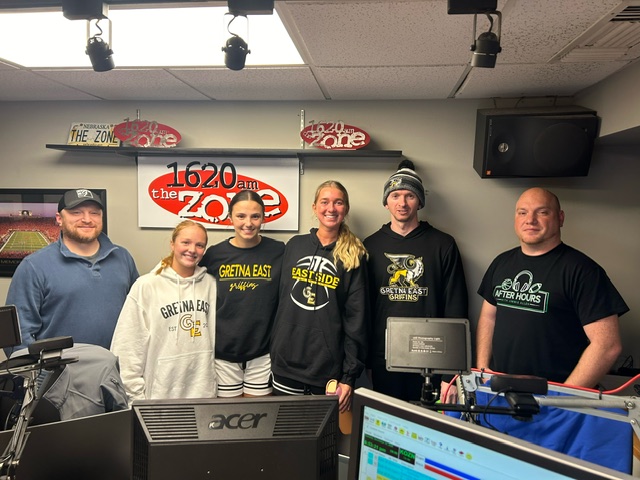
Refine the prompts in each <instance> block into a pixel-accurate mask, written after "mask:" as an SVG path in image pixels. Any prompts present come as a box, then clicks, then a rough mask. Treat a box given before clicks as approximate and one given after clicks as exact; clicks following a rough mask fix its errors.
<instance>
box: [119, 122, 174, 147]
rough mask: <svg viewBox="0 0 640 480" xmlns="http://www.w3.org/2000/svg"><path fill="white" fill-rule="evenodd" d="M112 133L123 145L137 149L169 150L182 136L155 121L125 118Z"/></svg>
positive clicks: (171, 128)
mask: <svg viewBox="0 0 640 480" xmlns="http://www.w3.org/2000/svg"><path fill="white" fill-rule="evenodd" d="M114 133H115V135H116V137H118V138H119V139H120V140H122V143H123V144H125V145H128V146H131V147H138V148H147V147H154V148H171V147H175V146H176V145H178V143H180V140H182V136H181V135H180V133H178V131H177V130H176V129H175V128H173V127H170V126H169V125H164V124H162V123H158V122H156V121H155V120H129V119H128V118H127V119H125V121H124V122H122V123H119V124H118V125H116V126H115V127H114Z"/></svg>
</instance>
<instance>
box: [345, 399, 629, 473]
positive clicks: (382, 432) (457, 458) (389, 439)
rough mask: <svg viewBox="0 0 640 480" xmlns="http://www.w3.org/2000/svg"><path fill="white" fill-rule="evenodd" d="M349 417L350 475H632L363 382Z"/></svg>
mask: <svg viewBox="0 0 640 480" xmlns="http://www.w3.org/2000/svg"><path fill="white" fill-rule="evenodd" d="M353 422H354V423H353V431H352V437H351V445H350V460H349V476H348V478H349V479H352V480H370V479H378V478H384V479H389V480H427V479H429V480H433V479H448V480H452V479H467V480H471V479H488V480H501V479H524V478H536V479H550V480H553V479H572V478H580V479H583V480H589V479H599V480H602V479H620V478H629V479H631V478H633V477H631V476H629V475H624V474H621V473H620V472H617V471H615V470H609V469H606V468H604V467H600V466H598V465H594V464H590V463H588V462H584V461H582V460H579V459H574V458H572V457H569V456H567V455H564V454H560V453H557V452H554V451H551V450H547V449H544V448H542V447H538V446H536V445H533V444H531V443H528V442H524V441H522V440H519V439H517V438H513V437H509V436H507V435H503V434H500V433H496V432H493V431H491V430H489V429H486V428H484V427H480V426H477V425H473V424H471V423H467V422H464V421H462V420H458V419H455V418H451V417H449V416H446V415H443V414H441V413H438V412H434V411H432V410H428V409H426V408H424V407H421V406H418V405H413V404H410V403H407V402H403V401H401V400H397V399H395V398H392V397H389V396H386V395H383V394H380V393H377V392H372V391H370V390H367V389H365V388H360V389H358V390H356V392H355V395H354V403H353Z"/></svg>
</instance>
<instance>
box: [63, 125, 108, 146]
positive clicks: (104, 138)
mask: <svg viewBox="0 0 640 480" xmlns="http://www.w3.org/2000/svg"><path fill="white" fill-rule="evenodd" d="M114 129H115V124H113V123H97V122H96V123H91V122H74V123H72V124H71V129H70V130H69V138H68V139H67V145H83V146H88V147H119V146H120V139H119V138H117V137H116V135H115V132H114Z"/></svg>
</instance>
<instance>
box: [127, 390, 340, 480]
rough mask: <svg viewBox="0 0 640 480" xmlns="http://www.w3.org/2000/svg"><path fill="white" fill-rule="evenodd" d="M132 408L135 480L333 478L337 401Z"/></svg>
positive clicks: (150, 403)
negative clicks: (177, 479) (178, 479)
mask: <svg viewBox="0 0 640 480" xmlns="http://www.w3.org/2000/svg"><path fill="white" fill-rule="evenodd" d="M132 409H133V414H134V426H133V430H134V432H133V437H134V440H133V444H134V449H133V458H134V462H133V478H134V480H146V479H153V480H165V479H166V480H173V479H176V478H180V479H183V478H184V479H189V480H199V479H203V480H205V479H206V480H212V479H226V478H229V479H231V478H238V479H253V478H256V479H258V478H259V479H261V480H276V479H277V480H281V479H283V478H287V479H288V478H291V479H297V478H300V479H305V480H314V479H315V480H337V478H338V400H337V397H336V396H325V395H322V396H301V397H255V398H243V399H237V398H215V399H193V400H145V401H141V402H134V403H133V407H132ZM178 459H181V460H178Z"/></svg>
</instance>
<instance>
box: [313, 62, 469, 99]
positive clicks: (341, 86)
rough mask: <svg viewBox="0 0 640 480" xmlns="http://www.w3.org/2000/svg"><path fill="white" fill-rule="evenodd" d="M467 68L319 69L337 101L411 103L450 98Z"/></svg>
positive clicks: (331, 95) (318, 72)
mask: <svg viewBox="0 0 640 480" xmlns="http://www.w3.org/2000/svg"><path fill="white" fill-rule="evenodd" d="M464 68H465V67H464V65H458V66H445V67H373V68H367V67H353V68H339V67H338V68H318V69H317V74H318V76H319V77H320V78H321V79H322V81H323V84H325V85H328V87H327V90H328V93H329V95H330V97H331V98H332V99H333V100H351V99H352V100H377V99H381V98H384V99H387V100H401V99H405V100H408V99H416V98H423V99H428V98H446V97H447V95H448V94H449V92H450V91H451V89H452V86H453V85H454V84H455V83H456V81H457V80H458V78H460V75H461V74H462V72H463V71H464ZM381 92H385V93H384V96H381V94H380V93H381Z"/></svg>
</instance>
